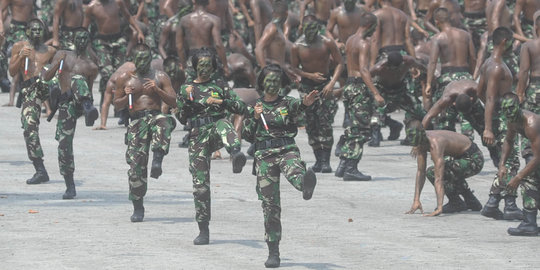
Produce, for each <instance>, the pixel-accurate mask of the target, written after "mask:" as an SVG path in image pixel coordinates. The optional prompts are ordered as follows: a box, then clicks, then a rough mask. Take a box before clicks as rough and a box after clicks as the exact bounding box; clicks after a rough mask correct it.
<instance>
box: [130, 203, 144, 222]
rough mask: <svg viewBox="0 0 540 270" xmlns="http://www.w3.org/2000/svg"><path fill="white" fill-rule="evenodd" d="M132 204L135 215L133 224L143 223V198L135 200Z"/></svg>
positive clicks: (132, 219)
mask: <svg viewBox="0 0 540 270" xmlns="http://www.w3.org/2000/svg"><path fill="white" fill-rule="evenodd" d="M131 202H132V203H133V215H131V222H142V221H143V219H144V206H143V198H140V199H139V200H133V201H131Z"/></svg>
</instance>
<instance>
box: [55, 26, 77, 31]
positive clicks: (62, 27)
mask: <svg viewBox="0 0 540 270" xmlns="http://www.w3.org/2000/svg"><path fill="white" fill-rule="evenodd" d="M77 28H81V26H73V27H71V26H65V25H62V26H60V30H62V31H73V30H75V29H77Z"/></svg>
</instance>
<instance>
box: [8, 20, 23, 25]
mask: <svg viewBox="0 0 540 270" xmlns="http://www.w3.org/2000/svg"><path fill="white" fill-rule="evenodd" d="M11 24H15V25H24V26H26V22H21V21H17V20H14V19H11Z"/></svg>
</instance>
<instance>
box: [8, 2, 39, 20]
mask: <svg viewBox="0 0 540 270" xmlns="http://www.w3.org/2000/svg"><path fill="white" fill-rule="evenodd" d="M33 12H34V1H33V0H12V1H11V17H12V19H13V20H16V21H19V22H28V20H30V19H31V18H32V17H33Z"/></svg>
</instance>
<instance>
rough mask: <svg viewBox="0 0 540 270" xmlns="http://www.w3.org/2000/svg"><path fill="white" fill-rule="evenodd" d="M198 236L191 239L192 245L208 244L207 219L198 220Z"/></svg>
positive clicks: (208, 230)
mask: <svg viewBox="0 0 540 270" xmlns="http://www.w3.org/2000/svg"><path fill="white" fill-rule="evenodd" d="M197 224H198V225H199V236H197V238H195V240H193V244H194V245H208V243H210V229H208V221H203V222H198V223H197Z"/></svg>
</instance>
